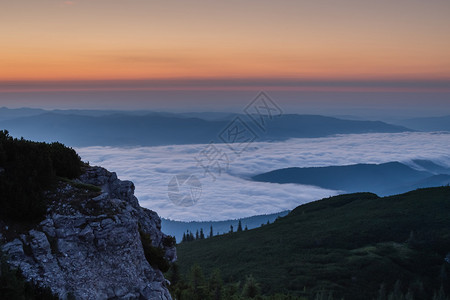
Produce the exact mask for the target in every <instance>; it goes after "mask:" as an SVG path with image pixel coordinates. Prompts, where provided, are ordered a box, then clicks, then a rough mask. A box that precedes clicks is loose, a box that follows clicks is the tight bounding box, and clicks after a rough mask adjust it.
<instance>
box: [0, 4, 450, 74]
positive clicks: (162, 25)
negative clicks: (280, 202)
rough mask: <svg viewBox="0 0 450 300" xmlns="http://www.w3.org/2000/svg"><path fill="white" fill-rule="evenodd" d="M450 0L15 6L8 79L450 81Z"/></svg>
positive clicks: (6, 53)
mask: <svg viewBox="0 0 450 300" xmlns="http://www.w3.org/2000/svg"><path fill="white" fill-rule="evenodd" d="M449 12H450V2H448V1H430V2H425V1H395V3H394V2H392V1H387V0H383V1H373V2H369V1H356V0H355V1H351V0H346V1H341V2H339V4H337V3H336V2H332V1H314V3H313V2H307V1H281V2H273V1H245V2H244V1H222V2H216V1H183V2H175V1H164V2H159V1H148V0H146V1H144V0H132V1H122V0H78V1H65V2H64V1H57V0H43V1H28V0H25V1H8V2H4V3H2V4H1V10H0V36H1V37H2V49H1V50H0V51H1V58H0V70H1V72H0V81H14V80H18V81H29V80H30V81H48V80H52V81H54V80H116V79H120V80H140V79H179V78H187V79H202V78H206V79H215V78H231V79H232V78H253V79H255V78H259V79H261V78H262V79H264V78H288V79H307V80H326V79H329V78H332V79H335V80H354V79H358V80H359V79H366V80H371V79H375V80H379V79H402V80H403V79H423V78H426V79H430V80H449V79H450V55H449V54H448V53H450V39H449V38H448V36H450V18H448V15H449Z"/></svg>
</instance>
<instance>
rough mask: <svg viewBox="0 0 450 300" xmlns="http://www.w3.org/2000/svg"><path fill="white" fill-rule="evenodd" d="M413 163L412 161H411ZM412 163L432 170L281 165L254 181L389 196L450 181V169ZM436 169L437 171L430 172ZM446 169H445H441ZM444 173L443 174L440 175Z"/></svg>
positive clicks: (391, 166) (390, 166)
mask: <svg viewBox="0 0 450 300" xmlns="http://www.w3.org/2000/svg"><path fill="white" fill-rule="evenodd" d="M413 162H414V161H413ZM415 162H416V164H420V165H421V166H422V167H429V168H431V169H432V170H431V171H428V170H423V171H419V170H416V169H413V168H411V167H409V166H407V165H405V164H402V163H400V162H389V163H383V164H355V165H347V166H330V167H309V168H285V169H279V170H274V171H271V172H267V173H263V174H259V175H255V176H253V177H252V179H253V180H255V181H261V182H272V183H281V184H283V183H297V184H304V185H314V186H318V187H321V188H326V189H332V190H341V191H345V192H362V191H368V192H372V193H376V194H379V195H392V194H398V193H402V192H406V191H409V190H412V189H417V188H425V187H433V186H442V185H446V184H449V183H450V175H449V174H450V169H446V168H445V167H443V166H438V165H437V164H434V163H433V162H430V161H423V160H417V161H415ZM436 170H439V171H440V173H438V174H437V173H436V172H433V171H436ZM445 170H446V172H444V171H445ZM442 173H444V174H442Z"/></svg>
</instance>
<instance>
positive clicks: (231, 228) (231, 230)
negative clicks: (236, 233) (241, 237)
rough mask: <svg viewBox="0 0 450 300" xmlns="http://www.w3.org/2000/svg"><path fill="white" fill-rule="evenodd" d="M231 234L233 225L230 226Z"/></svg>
mask: <svg viewBox="0 0 450 300" xmlns="http://www.w3.org/2000/svg"><path fill="white" fill-rule="evenodd" d="M230 233H233V225H230Z"/></svg>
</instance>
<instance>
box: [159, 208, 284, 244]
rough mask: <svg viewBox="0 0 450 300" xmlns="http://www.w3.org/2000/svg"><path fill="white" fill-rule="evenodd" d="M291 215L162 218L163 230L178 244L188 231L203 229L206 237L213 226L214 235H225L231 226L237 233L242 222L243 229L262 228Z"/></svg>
mask: <svg viewBox="0 0 450 300" xmlns="http://www.w3.org/2000/svg"><path fill="white" fill-rule="evenodd" d="M288 213H289V211H288V210H286V211H282V212H279V213H274V214H267V215H257V216H251V217H246V218H241V219H234V220H225V221H203V222H202V221H191V222H183V221H174V220H169V219H164V218H161V228H162V230H163V231H164V233H166V234H168V235H171V236H175V237H176V239H177V242H181V240H182V237H183V233H186V231H190V232H192V233H193V234H194V235H195V233H196V232H197V231H200V229H203V233H204V234H205V236H206V237H208V236H209V234H210V229H211V226H212V228H213V235H218V234H224V233H228V232H229V231H230V226H233V229H234V230H235V231H236V230H237V228H238V223H239V221H241V224H242V228H243V229H245V227H247V229H253V228H257V227H260V226H261V225H263V224H266V223H267V222H269V223H273V222H274V221H275V220H276V219H277V218H278V217H284V216H286V215H287V214H288Z"/></svg>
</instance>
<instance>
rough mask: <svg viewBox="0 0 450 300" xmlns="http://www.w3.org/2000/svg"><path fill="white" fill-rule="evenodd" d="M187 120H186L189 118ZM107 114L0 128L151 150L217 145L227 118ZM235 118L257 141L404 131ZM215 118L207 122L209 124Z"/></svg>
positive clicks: (51, 117)
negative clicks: (242, 123)
mask: <svg viewBox="0 0 450 300" xmlns="http://www.w3.org/2000/svg"><path fill="white" fill-rule="evenodd" d="M191 115H192V114H191ZM193 115H197V116H203V118H200V117H189V116H190V115H189V114H171V113H157V112H146V113H145V114H142V112H141V113H139V112H120V113H113V112H111V111H110V112H108V111H64V112H61V111H53V112H44V113H41V114H38V115H32V116H27V117H19V118H14V119H9V120H0V128H2V129H7V130H9V131H10V132H11V134H13V135H14V136H23V137H24V138H27V139H32V140H38V141H47V142H50V141H59V142H62V143H64V144H67V145H70V146H73V147H81V146H156V145H170V144H196V143H209V142H211V141H213V140H214V141H215V142H217V143H219V142H221V140H220V138H219V135H220V133H221V132H223V131H224V130H225V129H226V128H229V126H230V124H231V123H230V122H232V121H231V120H230V118H232V117H233V115H232V114H231V115H225V114H221V113H220V114H215V115H214V114H208V113H193ZM234 116H235V117H239V118H240V120H241V121H242V122H244V123H245V124H246V126H247V128H248V130H247V134H249V135H251V136H252V137H256V139H257V140H259V141H282V140H285V139H288V138H305V137H324V136H329V135H334V134H348V133H368V132H403V131H410V130H409V129H407V128H405V127H400V126H396V125H390V124H387V123H383V122H377V121H353V120H341V119H337V118H332V117H324V116H316V115H282V116H280V117H274V118H272V119H265V125H264V127H263V128H259V127H258V126H257V125H255V123H253V121H252V119H251V118H249V117H248V116H246V115H234ZM216 117H217V118H218V119H215V120H211V118H216Z"/></svg>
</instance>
